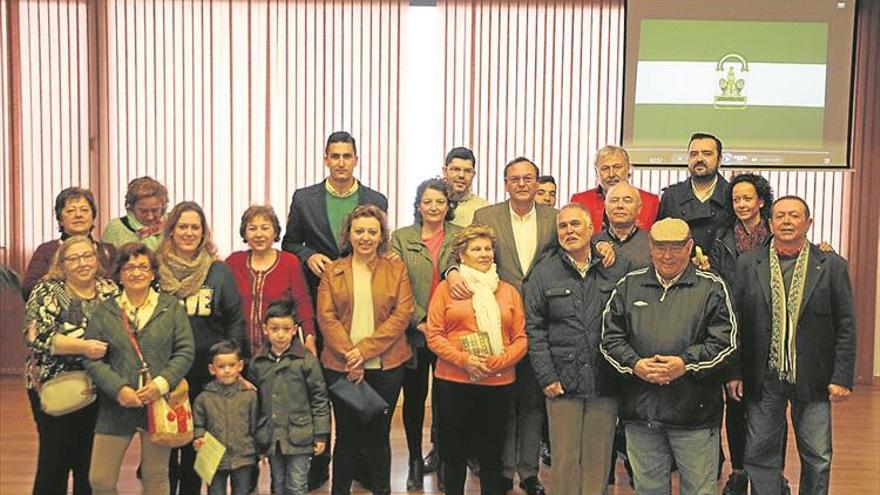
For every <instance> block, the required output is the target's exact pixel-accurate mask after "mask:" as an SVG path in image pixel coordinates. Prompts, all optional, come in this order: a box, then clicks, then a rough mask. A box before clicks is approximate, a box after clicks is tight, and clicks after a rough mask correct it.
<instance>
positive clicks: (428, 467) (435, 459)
mask: <svg viewBox="0 0 880 495" xmlns="http://www.w3.org/2000/svg"><path fill="white" fill-rule="evenodd" d="M439 462H440V454H438V453H437V449H431V451H430V452H428V455H426V456H425V460H424V462H423V463H422V466H423V468H424V469H423V471H424V472H425V473H433V472H434V471H436V470H437V464H438V463H439Z"/></svg>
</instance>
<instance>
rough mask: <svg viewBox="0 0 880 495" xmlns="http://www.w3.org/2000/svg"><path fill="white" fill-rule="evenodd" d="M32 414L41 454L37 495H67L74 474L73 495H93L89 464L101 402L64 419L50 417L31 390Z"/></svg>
mask: <svg viewBox="0 0 880 495" xmlns="http://www.w3.org/2000/svg"><path fill="white" fill-rule="evenodd" d="M27 393H28V400H29V401H30V404H31V412H32V413H33V416H34V421H35V422H36V423H37V435H38V438H39V445H40V446H39V453H38V455H37V474H36V477H35V478H34V492H33V493H34V495H66V494H67V480H68V477H69V476H70V474H71V473H73V494H74V495H91V493H92V487H91V485H89V465H90V464H91V462H92V442H93V440H94V438H95V421H96V420H97V417H98V403H97V402H94V403H92V404H91V405H89V406H87V407H85V408H83V409H80V410H79V411H74V412H72V413H70V414H65V415H64V416H50V415H48V414H46V413H44V412H43V410H42V409H40V396H39V394H37V392H36V391H35V390H28V392H27Z"/></svg>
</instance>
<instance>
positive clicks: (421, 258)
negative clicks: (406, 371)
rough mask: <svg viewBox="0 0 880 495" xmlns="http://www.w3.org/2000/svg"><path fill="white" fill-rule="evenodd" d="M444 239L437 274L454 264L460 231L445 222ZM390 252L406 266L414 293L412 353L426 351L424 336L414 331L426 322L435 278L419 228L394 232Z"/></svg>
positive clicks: (410, 332)
mask: <svg viewBox="0 0 880 495" xmlns="http://www.w3.org/2000/svg"><path fill="white" fill-rule="evenodd" d="M443 228H444V229H445V231H446V235H445V237H444V239H443V245H442V246H441V247H440V260H439V263H438V264H437V266H438V268H439V271H440V273H443V272H445V271H446V269H447V268H449V267H450V266H451V265H453V264H454V263H455V254H454V253H453V252H452V240H453V239H454V238H455V235H456V234H458V233H459V232H460V231H461V227H459V226H458V225H453V224H451V223H449V222H446V223H445V224H444V226H443ZM391 249H392V250H393V251H394V252H395V253H397V255H398V256H400V259H401V260H403V262H404V263H405V264H406V273H407V275H408V276H409V283H410V285H411V286H412V292H413V303H414V304H413V306H414V307H413V315H412V318H411V319H410V324H409V328H408V329H407V331H406V338H407V340H408V341H409V344H410V347H412V348H413V349H417V348H421V347H425V345H426V342H425V335H424V334H423V333H422V332H420V331H418V330H417V329H416V327H417V326H418V325H419V324H420V323H422V322H423V321H425V320H426V319H427V318H428V302H429V301H430V300H431V281H432V280H433V278H434V261H433V260H432V259H431V253H429V252H428V248H427V246H425V243H424V242H422V226H421V225H418V224H414V225H410V226H409V227H403V228H400V229H397V230H395V231H394V234H393V235H392V236H391Z"/></svg>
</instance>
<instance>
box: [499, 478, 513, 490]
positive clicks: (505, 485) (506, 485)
mask: <svg viewBox="0 0 880 495" xmlns="http://www.w3.org/2000/svg"><path fill="white" fill-rule="evenodd" d="M499 488H501V493H507V492H509V491H510V490H513V480H512V479H510V478H505V477H504V476H502V477H501V484H500V485H499Z"/></svg>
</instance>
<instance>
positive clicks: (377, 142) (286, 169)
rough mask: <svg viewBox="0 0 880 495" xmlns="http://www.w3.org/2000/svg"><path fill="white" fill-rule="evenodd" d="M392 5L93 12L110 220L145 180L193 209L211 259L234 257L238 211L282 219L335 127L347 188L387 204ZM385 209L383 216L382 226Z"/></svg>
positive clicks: (392, 134)
mask: <svg viewBox="0 0 880 495" xmlns="http://www.w3.org/2000/svg"><path fill="white" fill-rule="evenodd" d="M405 8H406V4H405V3H402V2H399V1H382V2H370V3H360V2H350V1H339V0H333V1H327V2H304V1H290V2H284V1H278V0H269V1H235V0H232V1H213V2H211V1H166V2H153V1H146V0H143V1H132V0H119V1H110V0H108V1H105V2H102V9H104V15H105V16H106V19H107V22H106V33H105V39H104V41H103V43H102V46H100V47H99V57H104V58H106V60H107V63H106V68H105V69H104V70H105V72H106V74H105V76H106V77H101V78H100V79H101V80H105V79H106V88H105V91H106V93H105V94H106V95H107V107H108V111H107V115H106V116H105V117H104V119H105V121H104V122H102V128H104V129H106V136H103V137H102V141H103V142H102V145H103V146H104V147H105V153H104V154H105V155H106V160H105V161H102V163H100V167H101V175H102V176H103V177H106V179H107V180H106V181H105V182H104V183H102V185H101V191H100V194H101V195H102V196H105V197H107V198H108V199H109V201H108V204H107V207H108V208H109V210H110V212H112V214H113V215H118V214H120V213H121V212H122V211H123V208H124V191H125V186H126V184H127V182H128V181H129V180H131V179H133V178H135V177H138V176H142V175H151V176H153V177H155V178H156V179H158V180H160V181H162V182H164V183H165V184H166V185H168V188H169V193H170V196H171V201H172V202H178V201H182V200H195V201H198V202H199V203H201V204H202V205H203V206H204V207H205V210H206V213H207V215H208V217H209V222H210V224H211V226H212V228H213V230H214V238H215V241H216V242H217V244H218V247H219V249H220V252H221V253H224V254H225V253H229V252H231V251H232V250H235V249H240V248H241V246H242V244H241V240H240V239H239V236H238V222H239V218H240V215H241V212H243V211H244V209H245V208H247V206H248V205H250V204H252V203H263V204H272V205H273V206H274V207H275V210H276V212H277V213H278V215H279V217H281V219H282V222H283V221H284V219H285V218H286V214H287V208H288V206H289V201H290V197H291V195H292V193H293V191H294V190H295V189H297V188H299V187H303V186H306V185H310V184H313V183H315V182H317V181H320V180H322V179H323V177H324V176H325V170H324V167H323V163H322V160H321V157H322V153H323V146H324V140H325V139H326V137H327V135H328V134H329V133H330V132H332V131H334V130H348V131H351V132H352V134H353V135H354V136H355V138H356V139H357V141H358V152H359V155H360V165H359V167H358V169H357V170H356V174H357V175H358V176H359V178H360V179H361V180H362V181H363V182H364V183H365V184H367V185H369V186H370V187H373V188H376V189H378V190H380V191H383V192H384V193H386V195H387V196H388V199H389V203H390V204H391V205H394V204H396V195H397V180H396V179H397V176H396V170H397V162H398V149H399V146H398V139H397V136H398V116H399V111H398V97H397V95H398V93H399V80H400V73H399V65H400V39H401V31H400V29H401V24H402V17H403V16H402V14H403V10H404V9H405ZM395 214H396V212H394V211H392V212H391V215H392V221H393V220H394V218H395V217H394V215H395Z"/></svg>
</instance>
